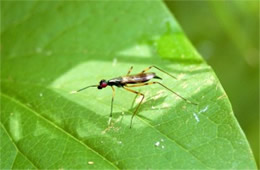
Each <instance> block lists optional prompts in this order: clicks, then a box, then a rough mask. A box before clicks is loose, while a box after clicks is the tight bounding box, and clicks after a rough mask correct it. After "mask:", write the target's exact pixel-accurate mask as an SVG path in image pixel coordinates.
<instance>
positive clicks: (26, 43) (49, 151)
mask: <svg viewBox="0 0 260 170" xmlns="http://www.w3.org/2000/svg"><path fill="white" fill-rule="evenodd" d="M1 14H2V15H1V17H2V18H3V19H1V22H2V24H1V64H2V67H1V128H0V130H1V131H0V132H1V133H0V134H1V144H4V145H1V146H0V149H1V153H2V152H3V153H4V156H3V155H2V154H1V160H0V162H1V168H2V169H6V168H7V169H10V168H13V169H17V168H45V169H46V168H55V169H64V168H96V169H101V168H109V169H110V168H111V169H117V168H119V169H123V168H136V169H137V168H145V169H149V168H178V169H180V168H197V169H210V168H220V169H221V168H222V169H223V168H234V169H236V168H250V169H256V165H255V161H254V158H253V155H252V153H251V149H250V147H249V145H248V143H247V140H246V138H245V136H244V133H243V131H242V130H241V128H240V126H239V124H238V122H237V121H236V119H235V117H234V115H233V112H232V109H231V105H230V103H229V100H228V98H227V96H226V94H225V92H224V90H223V88H222V86H221V85H220V83H219V81H218V79H217V77H216V76H215V74H214V72H213V71H212V69H211V67H209V66H208V65H207V64H206V63H205V62H204V61H203V60H202V58H201V57H200V55H199V54H198V53H197V52H196V50H195V49H194V48H193V47H192V45H191V43H190V42H189V40H188V39H187V38H186V37H185V35H184V33H183V32H182V30H181V29H180V27H179V26H178V24H177V22H176V21H175V19H174V18H173V17H172V15H171V13H170V12H169V11H168V9H167V8H166V6H165V4H164V3H162V2H161V1H156V2H155V1H153V2H150V1H139V2H135V3H133V2H119V1H111V2H105V1H104V2H101V1H86V2H83V1H77V2H66V3H65V2H62V1H55V2H54V1H49V2H43V1H4V2H3V3H2V4H1ZM153 64H156V65H158V66H160V67H161V68H163V69H165V70H167V71H169V72H171V73H172V74H174V75H176V76H178V78H179V81H175V80H171V79H169V78H168V77H167V76H166V75H163V74H159V75H160V76H161V77H162V78H163V83H165V84H167V85H168V86H169V87H170V88H172V89H174V90H176V91H178V93H181V94H182V95H183V96H185V97H187V98H189V99H190V100H193V101H196V102H198V103H199V105H198V106H194V105H191V104H187V103H185V102H184V101H182V100H180V99H179V98H178V97H176V96H173V95H169V93H167V92H166V91H164V90H162V89H161V88H160V87H158V86H150V87H147V88H139V89H137V90H140V91H141V92H142V93H144V94H145V95H146V96H147V98H146V100H145V102H144V103H143V105H142V108H141V109H140V112H139V114H138V115H137V116H136V117H135V119H134V124H133V127H134V128H133V129H129V123H130V117H131V114H132V113H133V111H134V109H135V106H136V101H138V100H139V99H138V98H136V100H134V95H133V94H128V93H127V92H124V91H123V90H121V89H117V92H116V99H115V106H114V114H113V120H112V125H111V126H108V125H107V121H108V116H109V111H110V101H111V90H110V89H104V90H102V91H98V90H96V89H91V90H88V91H85V92H82V93H79V94H74V95H72V94H70V93H69V92H70V91H71V90H76V89H78V88H81V87H83V86H85V85H89V84H96V83H97V82H99V80H100V79H102V78H106V77H108V78H110V77H114V76H118V75H124V74H126V72H127V70H128V69H129V67H130V66H131V65H134V71H133V72H134V73H137V72H139V71H141V70H142V69H144V68H145V67H148V66H149V65H153ZM132 103H134V105H133V107H132ZM2 162H3V163H2Z"/></svg>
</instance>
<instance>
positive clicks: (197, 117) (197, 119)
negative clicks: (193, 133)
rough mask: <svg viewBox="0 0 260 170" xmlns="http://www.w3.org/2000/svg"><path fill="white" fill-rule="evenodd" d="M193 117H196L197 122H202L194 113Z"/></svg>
mask: <svg viewBox="0 0 260 170" xmlns="http://www.w3.org/2000/svg"><path fill="white" fill-rule="evenodd" d="M193 116H194V117H195V119H196V121H197V122H199V121H200V119H199V117H198V115H197V114H196V113H193Z"/></svg>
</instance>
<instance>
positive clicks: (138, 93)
mask: <svg viewBox="0 0 260 170" xmlns="http://www.w3.org/2000/svg"><path fill="white" fill-rule="evenodd" d="M123 88H124V89H125V90H127V91H129V92H132V93H135V94H137V95H140V96H142V99H141V101H140V102H139V104H138V105H137V107H136V109H135V112H134V113H133V115H132V117H131V122H130V128H131V127H132V123H133V118H134V116H135V115H136V113H137V110H138V109H139V107H140V105H141V103H142V102H143V100H144V94H142V93H140V92H137V91H134V90H132V89H129V88H126V87H123Z"/></svg>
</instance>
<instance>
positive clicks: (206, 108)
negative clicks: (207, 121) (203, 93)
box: [198, 106, 209, 114]
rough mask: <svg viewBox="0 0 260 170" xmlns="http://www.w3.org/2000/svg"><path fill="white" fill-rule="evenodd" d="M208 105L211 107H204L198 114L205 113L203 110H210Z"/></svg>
mask: <svg viewBox="0 0 260 170" xmlns="http://www.w3.org/2000/svg"><path fill="white" fill-rule="evenodd" d="M208 107H209V106H206V107H205V108H204V109H202V110H201V111H199V113H198V114H200V113H203V112H206V111H207V110H208Z"/></svg>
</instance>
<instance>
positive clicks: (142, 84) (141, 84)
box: [126, 81, 198, 105]
mask: <svg viewBox="0 0 260 170" xmlns="http://www.w3.org/2000/svg"><path fill="white" fill-rule="evenodd" d="M151 84H159V85H160V86H162V87H164V88H165V89H167V90H169V91H170V92H172V93H173V94H175V95H176V96H178V97H179V98H181V99H182V100H184V101H185V102H187V103H190V104H193V105H198V104H197V103H194V102H192V101H190V100H188V99H186V98H184V97H182V96H181V95H179V94H178V93H176V92H175V91H173V90H172V89H170V88H169V87H167V86H165V85H163V84H162V83H160V82H156V81H153V82H147V83H140V84H134V85H127V86H126V87H140V86H147V85H151Z"/></svg>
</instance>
